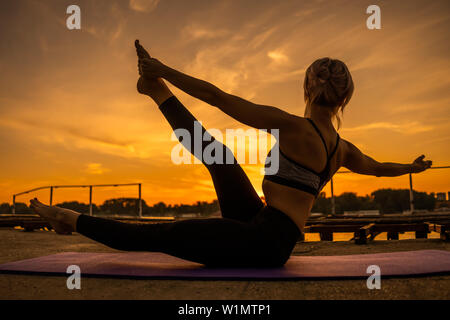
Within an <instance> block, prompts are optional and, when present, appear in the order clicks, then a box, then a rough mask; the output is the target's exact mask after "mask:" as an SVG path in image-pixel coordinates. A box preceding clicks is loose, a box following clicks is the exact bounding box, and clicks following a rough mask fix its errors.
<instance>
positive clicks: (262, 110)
mask: <svg viewBox="0 0 450 320" xmlns="http://www.w3.org/2000/svg"><path fill="white" fill-rule="evenodd" d="M141 63H142V71H143V74H144V76H145V77H150V78H155V77H161V78H163V79H165V80H167V81H169V82H170V83H172V84H173V85H174V86H176V87H177V88H179V89H181V90H183V91H184V92H186V93H187V94H189V95H191V96H193V97H195V98H197V99H200V100H202V101H204V102H206V103H208V104H210V105H212V106H216V107H218V108H219V109H220V110H222V111H223V112H224V113H226V114H228V115H229V116H231V117H232V118H234V119H236V120H237V121H239V122H242V123H244V124H246V125H249V126H251V127H254V128H258V129H281V128H284V129H286V128H288V127H290V126H291V125H292V126H293V125H294V123H295V119H296V117H295V116H294V115H291V114H289V113H287V112H285V111H282V110H280V109H278V108H275V107H271V106H265V105H258V104H255V103H252V102H250V101H247V100H245V99H242V98H240V97H237V96H235V95H232V94H228V93H226V92H224V91H222V90H220V89H219V88H217V87H216V86H214V85H213V84H211V83H209V82H207V81H204V80H200V79H196V78H194V77H191V76H189V75H187V74H184V73H182V72H180V71H177V70H175V69H172V68H170V67H168V66H166V65H164V64H163V63H161V62H160V61H158V60H156V59H153V58H150V59H143V60H142V61H141Z"/></svg>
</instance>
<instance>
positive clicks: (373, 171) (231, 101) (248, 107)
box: [31, 41, 431, 267]
mask: <svg viewBox="0 0 450 320" xmlns="http://www.w3.org/2000/svg"><path fill="white" fill-rule="evenodd" d="M135 45H136V50H137V54H138V68H139V74H140V78H139V80H138V84H137V88H138V91H139V92H140V93H142V94H145V95H148V96H149V97H151V98H152V99H153V100H154V101H155V102H156V103H157V105H158V106H159V109H160V110H161V112H162V113H163V115H164V116H165V118H166V119H167V121H168V122H169V124H170V125H171V126H172V128H173V129H174V130H176V129H180V128H183V129H186V130H188V131H189V132H191V133H192V134H193V132H194V131H193V130H194V121H196V119H195V118H194V117H193V116H192V114H191V113H190V112H189V111H188V110H187V109H186V108H185V107H184V106H183V105H182V104H181V103H180V101H179V100H178V99H177V98H176V97H175V96H174V95H173V93H172V92H171V91H170V90H169V88H168V87H167V86H166V85H165V83H164V81H163V80H162V79H165V80H167V81H169V82H170V83H172V84H173V85H175V86H176V87H178V88H179V89H181V90H183V91H185V92H186V93H188V94H190V95H191V96H193V97H195V98H198V99H200V100H202V101H204V102H207V103H208V104H210V105H212V106H215V107H217V108H218V109H220V110H221V111H223V112H224V113H226V114H228V115H229V116H231V117H233V118H234V119H236V120H237V121H239V122H242V123H244V124H246V125H249V126H252V127H254V128H257V129H269V130H270V129H279V141H278V143H277V144H276V147H277V148H279V151H280V153H279V155H280V157H279V170H278V172H277V173H276V174H273V175H268V174H266V176H265V178H264V181H263V192H264V196H265V199H266V202H267V205H265V204H264V203H263V202H262V201H261V199H260V198H259V196H258V195H257V193H256V192H255V190H254V189H253V186H252V185H251V183H250V180H249V179H248V177H247V176H246V175H245V173H244V171H243V170H242V168H241V167H240V166H239V164H238V163H237V161H236V160H234V161H233V163H226V164H215V163H213V164H207V163H204V164H205V166H206V167H207V169H208V170H209V172H210V174H211V177H212V180H213V182H214V187H215V190H216V193H217V197H218V201H219V205H220V210H221V213H222V216H223V218H215V219H193V220H184V221H176V222H172V223H160V224H127V223H121V222H118V221H114V220H108V219H102V218H97V217H91V216H87V215H80V214H79V213H77V212H74V211H71V210H67V209H62V208H58V207H55V206H46V205H44V204H42V203H41V202H39V201H38V200H37V199H34V200H31V206H32V208H33V209H34V210H35V211H36V212H37V213H38V214H40V215H41V216H42V217H44V218H46V219H48V220H49V221H50V223H51V224H52V225H53V227H54V228H55V230H56V231H57V232H58V233H68V232H72V231H77V232H79V233H81V234H83V235H85V236H87V237H89V238H91V239H93V240H96V241H98V242H101V243H103V244H105V245H108V246H110V247H112V248H115V249H119V250H131V251H158V252H164V253H167V254H171V255H174V256H177V257H180V258H183V259H187V260H191V261H195V262H199V263H203V264H206V265H209V266H223V267H226V266H234V267H236V266H252V267H278V266H282V265H284V263H285V262H286V261H287V259H288V258H289V256H290V254H291V252H292V249H293V248H294V246H295V243H296V242H297V240H298V239H299V236H300V235H301V232H302V231H303V228H304V226H305V222H306V219H307V218H308V216H309V213H310V210H311V207H312V205H313V203H314V200H315V198H316V196H317V195H318V194H319V192H320V190H321V189H322V188H323V186H324V185H325V184H326V182H327V181H328V180H329V179H330V178H331V177H332V176H333V174H334V173H335V172H336V171H337V170H338V169H339V168H340V167H341V166H343V167H346V168H348V169H350V170H351V171H353V172H356V173H360V174H366V175H374V176H399V175H403V174H406V173H417V172H421V171H423V170H425V169H427V168H429V167H430V166H431V161H424V156H423V155H422V156H420V157H418V158H417V159H416V160H415V161H414V162H413V163H412V164H397V163H380V162H378V161H375V160H374V159H372V158H371V157H369V156H367V155H364V154H363V153H362V152H361V151H359V150H358V148H357V147H355V146H354V145H353V144H351V143H350V142H348V141H346V140H344V139H341V138H340V136H339V134H337V132H336V130H335V129H334V126H333V123H332V122H333V118H335V117H336V118H337V119H338V126H339V123H340V119H339V117H338V113H339V112H342V111H343V109H344V107H345V106H346V105H347V103H348V102H349V100H350V98H351V96H352V93H353V81H352V77H351V75H350V72H349V70H348V69H347V67H346V65H345V64H344V63H343V62H341V61H339V60H335V59H330V58H322V59H319V60H316V61H315V62H313V63H312V64H311V66H310V67H309V68H308V69H307V70H306V75H305V80H304V97H305V102H306V109H305V114H304V117H300V116H296V115H292V114H289V113H287V112H284V111H282V110H280V109H278V108H275V107H270V106H264V105H257V104H254V103H251V102H249V101H246V100H244V99H242V98H239V97H237V96H234V95H231V94H228V93H225V92H223V91H222V90H220V89H218V88H217V87H215V86H214V85H212V84H210V83H208V82H205V81H202V80H199V79H195V78H193V77H190V76H188V75H186V74H183V73H181V72H179V71H176V70H174V69H172V68H169V67H168V66H166V65H164V64H163V63H161V62H160V61H158V60H156V59H154V58H151V57H150V55H149V54H148V53H147V51H146V50H145V49H144V48H143V47H142V46H141V45H140V44H139V42H138V41H136V43H135ZM202 130H203V132H205V129H204V128H202ZM191 140H193V139H191ZM181 143H183V145H184V146H185V147H186V148H187V149H188V150H190V151H191V152H193V150H194V147H193V141H191V142H185V141H181ZM191 143H192V145H191ZM210 143H211V142H208V144H210ZM213 143H216V144H218V146H219V147H220V148H223V154H224V158H225V157H226V155H227V154H228V157H230V156H231V159H234V157H233V155H232V153H231V151H230V150H229V149H228V148H227V147H226V146H224V145H222V144H220V142H218V141H216V140H214V139H213ZM203 147H205V145H204V146H203ZM230 154H231V155H230Z"/></svg>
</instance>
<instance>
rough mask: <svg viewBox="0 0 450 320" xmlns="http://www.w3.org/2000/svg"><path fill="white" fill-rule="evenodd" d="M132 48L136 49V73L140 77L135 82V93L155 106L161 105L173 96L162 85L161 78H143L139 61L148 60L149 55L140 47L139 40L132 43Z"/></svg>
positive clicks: (165, 86) (163, 84) (164, 85)
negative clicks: (143, 96) (150, 100)
mask: <svg viewBox="0 0 450 320" xmlns="http://www.w3.org/2000/svg"><path fill="white" fill-rule="evenodd" d="M134 46H135V47H136V54H137V56H138V71H139V75H140V77H139V80H138V82H137V91H138V92H139V93H141V94H145V95H147V96H149V97H150V98H152V99H153V100H154V101H155V102H156V104H157V105H161V104H162V103H163V102H164V101H165V100H166V99H168V98H170V97H171V96H173V93H172V92H171V91H170V90H169V88H168V87H167V85H166V84H165V83H164V80H162V79H161V78H144V76H143V73H142V70H141V65H140V60H142V59H149V58H150V54H149V53H148V52H147V50H145V49H144V47H143V46H141V44H140V43H139V40H136V41H135V42H134Z"/></svg>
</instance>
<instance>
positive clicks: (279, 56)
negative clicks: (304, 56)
mask: <svg viewBox="0 0 450 320" xmlns="http://www.w3.org/2000/svg"><path fill="white" fill-rule="evenodd" d="M267 56H268V57H269V58H270V59H272V60H273V61H275V62H276V63H284V62H287V61H289V58H288V57H287V56H286V55H285V54H284V53H283V52H282V51H280V50H273V51H269V52H268V53H267Z"/></svg>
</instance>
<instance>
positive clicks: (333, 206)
mask: <svg viewBox="0 0 450 320" xmlns="http://www.w3.org/2000/svg"><path fill="white" fill-rule="evenodd" d="M429 169H450V166H440V167H431V168H429ZM336 173H338V174H345V173H353V172H352V171H338V172H336ZM330 189H331V213H332V215H336V203H335V196H334V182H333V178H331V180H330ZM409 210H410V212H413V211H414V194H413V180H412V174H411V173H410V174H409Z"/></svg>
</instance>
